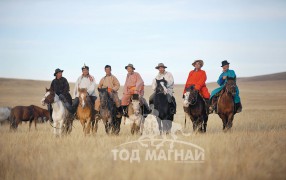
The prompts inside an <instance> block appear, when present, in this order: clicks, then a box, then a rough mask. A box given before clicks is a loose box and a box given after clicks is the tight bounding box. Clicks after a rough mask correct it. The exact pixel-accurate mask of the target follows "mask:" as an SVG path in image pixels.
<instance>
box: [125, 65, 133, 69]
mask: <svg viewBox="0 0 286 180" xmlns="http://www.w3.org/2000/svg"><path fill="white" fill-rule="evenodd" d="M128 67H131V68H133V70H135V67H134V66H133V64H128V65H127V66H125V69H127V68H128Z"/></svg>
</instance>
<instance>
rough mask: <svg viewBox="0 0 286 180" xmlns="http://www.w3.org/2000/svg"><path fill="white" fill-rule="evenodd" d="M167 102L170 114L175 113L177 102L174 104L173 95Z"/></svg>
mask: <svg viewBox="0 0 286 180" xmlns="http://www.w3.org/2000/svg"><path fill="white" fill-rule="evenodd" d="M168 96H169V95H168ZM168 101H169V100H168ZM169 103H170V111H171V114H176V112H177V104H176V100H175V97H174V96H172V97H171V100H170V101H169Z"/></svg>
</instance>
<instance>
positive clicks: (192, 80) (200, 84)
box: [184, 60, 210, 113]
mask: <svg viewBox="0 0 286 180" xmlns="http://www.w3.org/2000/svg"><path fill="white" fill-rule="evenodd" d="M192 65H193V66H194V67H195V69H194V70H192V71H191V72H190V74H189V77H188V80H187V82H186V85H185V89H184V94H185V93H186V89H187V88H188V87H190V86H191V85H195V89H196V90H198V91H199V92H200V94H201V95H202V97H203V98H204V99H205V102H206V111H207V113H208V112H209V99H210V93H209V90H208V88H207V86H206V80H207V75H206V72H205V71H204V70H202V69H201V68H202V67H203V66H204V61H203V60H195V61H194V62H193V64H192Z"/></svg>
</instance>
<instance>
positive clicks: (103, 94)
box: [98, 88, 109, 107]
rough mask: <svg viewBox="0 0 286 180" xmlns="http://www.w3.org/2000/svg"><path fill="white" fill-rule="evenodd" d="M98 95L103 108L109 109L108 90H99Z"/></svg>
mask: <svg viewBox="0 0 286 180" xmlns="http://www.w3.org/2000/svg"><path fill="white" fill-rule="evenodd" d="M98 93H99V99H100V105H101V107H107V106H108V99H109V94H108V88H98Z"/></svg>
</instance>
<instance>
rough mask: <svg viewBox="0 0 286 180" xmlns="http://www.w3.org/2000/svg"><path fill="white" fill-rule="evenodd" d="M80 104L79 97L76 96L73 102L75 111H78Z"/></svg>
mask: <svg viewBox="0 0 286 180" xmlns="http://www.w3.org/2000/svg"><path fill="white" fill-rule="evenodd" d="M78 104H79V98H78V97H76V98H74V100H73V102H72V108H73V111H74V113H76V111H77V107H78Z"/></svg>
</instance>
